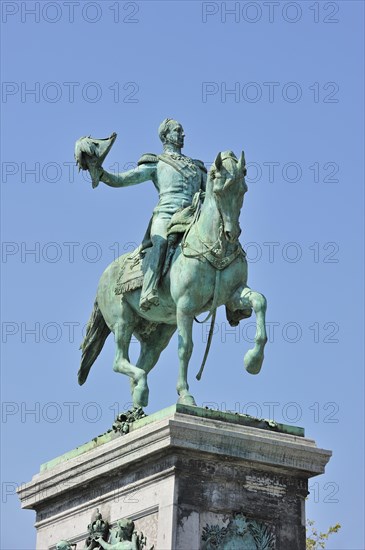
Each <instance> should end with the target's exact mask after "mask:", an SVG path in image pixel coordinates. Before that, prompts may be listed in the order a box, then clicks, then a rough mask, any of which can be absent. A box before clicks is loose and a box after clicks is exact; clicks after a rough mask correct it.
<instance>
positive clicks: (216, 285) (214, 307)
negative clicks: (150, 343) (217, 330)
mask: <svg viewBox="0 0 365 550" xmlns="http://www.w3.org/2000/svg"><path fill="white" fill-rule="evenodd" d="M200 193H201V192H199V197H198V201H199V199H200ZM216 202H217V208H218V212H219V216H220V219H221V223H220V229H219V237H218V239H217V240H216V241H215V242H214V243H213V245H211V246H209V245H207V243H205V242H204V241H203V239H202V238H201V237H200V235H199V231H198V228H197V227H196V226H195V230H196V234H197V237H198V239H199V241H200V242H201V243H202V244H203V245H204V246H205V247H206V248H207V249H208V250H205V251H203V252H198V251H196V252H197V254H187V253H186V252H185V248H186V246H188V244H187V243H186V239H187V236H188V234H189V233H190V230H191V229H192V227H193V226H194V225H195V222H197V221H198V218H199V216H200V211H201V206H200V202H198V204H197V209H196V211H195V213H194V217H193V219H192V221H191V223H190V225H189V227H188V229H187V230H186V232H185V234H184V237H183V240H182V241H181V249H182V251H183V254H184V256H185V257H186V258H195V259H198V258H204V257H205V255H206V254H209V253H211V252H213V250H215V249H216V246H217V243H218V244H220V245H221V244H222V233H223V216H222V214H221V211H220V209H219V204H218V201H216ZM193 250H194V249H193ZM220 275H221V271H220V270H219V269H216V270H215V281H214V293H213V300H212V305H211V308H210V310H209V313H208V316H207V317H206V318H205V319H204V320H203V321H199V319H197V318H196V317H194V321H195V322H196V323H199V324H203V323H206V322H207V321H208V319H210V317H211V318H212V320H211V322H210V328H209V335H208V340H207V345H206V348H205V352H204V357H203V360H202V364H201V366H200V369H199V372H198V374H197V375H196V379H197V380H200V379H201V377H202V374H203V370H204V367H205V363H206V361H207V358H208V354H209V350H210V346H211V343H212V339H213V331H214V324H215V318H216V314H217V307H218V290H219V283H220Z"/></svg>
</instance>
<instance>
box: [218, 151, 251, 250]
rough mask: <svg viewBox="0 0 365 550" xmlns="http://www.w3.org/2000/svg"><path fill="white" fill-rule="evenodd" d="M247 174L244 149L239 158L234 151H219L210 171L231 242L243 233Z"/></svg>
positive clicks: (224, 227)
mask: <svg viewBox="0 0 365 550" xmlns="http://www.w3.org/2000/svg"><path fill="white" fill-rule="evenodd" d="M245 175H246V163H245V155H244V153H243V151H242V154H241V158H240V159H239V160H238V159H237V157H236V156H235V154H234V153H233V152H232V151H224V152H221V153H218V155H217V158H216V159H215V161H214V164H213V166H212V167H211V169H210V171H209V180H210V184H211V186H212V191H213V195H214V198H215V201H216V203H217V208H218V211H219V213H220V215H221V218H222V223H223V232H224V236H225V238H226V239H227V240H228V241H229V242H234V241H235V240H237V239H238V237H239V236H240V233H241V228H240V224H239V215H240V211H241V208H242V203H243V197H244V194H245V193H246V191H247V185H246V183H245Z"/></svg>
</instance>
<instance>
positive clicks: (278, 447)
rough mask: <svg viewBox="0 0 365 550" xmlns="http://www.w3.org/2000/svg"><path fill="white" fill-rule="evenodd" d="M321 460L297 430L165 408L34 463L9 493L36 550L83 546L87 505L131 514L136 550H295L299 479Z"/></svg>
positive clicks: (300, 548)
mask: <svg viewBox="0 0 365 550" xmlns="http://www.w3.org/2000/svg"><path fill="white" fill-rule="evenodd" d="M330 456H331V452H330V451H326V450H323V449H318V448H317V447H316V445H315V442H314V441H313V440H311V439H307V438H305V437H304V431H303V429H302V428H296V427H292V426H285V425H282V424H276V423H274V422H269V421H265V420H257V419H253V418H252V417H248V416H245V415H237V414H233V413H222V412H218V411H211V410H207V409H202V408H199V407H190V406H183V405H174V406H172V407H169V408H168V409H164V410H162V411H159V412H158V413H155V414H153V415H150V416H148V417H146V418H143V419H141V420H138V421H136V422H135V423H134V424H133V425H132V427H131V430H130V433H128V434H126V435H124V436H121V435H118V434H115V433H114V432H109V433H107V434H105V435H103V436H100V437H98V438H95V440H93V441H92V442H90V443H87V444H85V445H83V446H81V447H78V448H77V449H75V450H73V451H71V452H69V453H66V454H65V455H63V456H61V457H58V458H56V459H54V460H52V461H50V462H48V463H46V464H44V465H42V467H41V470H40V473H39V474H36V475H35V476H34V477H33V479H32V481H31V482H30V483H28V484H26V485H24V486H22V487H21V488H19V490H18V493H19V497H20V500H21V503H22V507H23V508H28V509H33V510H35V511H36V513H37V518H36V528H37V550H46V549H47V550H49V549H54V548H55V546H56V543H57V542H58V541H59V540H61V539H66V540H68V541H70V542H71V543H77V550H80V549H82V548H84V541H85V539H86V538H87V536H88V533H87V527H88V524H90V520H91V517H92V515H93V513H95V510H96V508H98V509H99V510H100V512H101V513H102V516H103V519H104V520H106V521H108V522H109V524H111V525H112V526H114V525H115V524H116V522H117V520H119V519H121V518H130V519H132V520H133V521H134V522H135V528H136V530H137V531H142V532H143V534H144V535H145V536H146V537H147V544H146V546H144V548H145V549H146V550H149V549H150V548H151V547H152V546H153V545H154V549H155V550H175V549H176V550H198V549H202V550H204V549H205V550H209V549H230V550H234V549H245V548H247V549H250V550H254V549H255V548H265V549H266V548H267V549H276V550H305V504H304V503H305V498H306V496H307V487H308V478H310V477H312V476H315V475H318V474H321V473H323V472H324V468H325V465H326V464H327V462H328V460H329V458H330ZM265 544H266V546H265Z"/></svg>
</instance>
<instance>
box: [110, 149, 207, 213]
mask: <svg viewBox="0 0 365 550" xmlns="http://www.w3.org/2000/svg"><path fill="white" fill-rule="evenodd" d="M206 173H207V170H206V168H205V166H204V163H203V162H202V161H201V160H196V159H191V158H189V157H186V156H185V155H181V154H177V153H169V152H165V153H162V154H161V155H155V154H152V153H146V154H144V155H142V157H141V158H140V159H139V161H138V166H137V168H134V169H132V170H129V171H127V172H124V173H122V174H118V175H113V174H109V173H105V172H104V173H103V174H102V176H101V180H102V181H104V182H105V183H112V184H113V183H114V184H116V185H118V186H120V187H125V186H128V185H135V184H138V183H142V182H144V181H147V180H151V181H152V182H153V183H154V185H155V187H156V189H157V191H158V193H159V202H158V204H157V206H156V208H155V209H154V214H159V213H162V212H163V213H164V214H165V215H166V214H167V215H170V216H172V214H174V213H175V212H176V211H177V210H179V208H182V207H183V208H184V207H186V206H189V205H190V204H191V203H192V200H193V196H194V194H195V193H196V192H197V191H199V190H200V189H202V190H205V182H206Z"/></svg>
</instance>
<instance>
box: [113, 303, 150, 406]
mask: <svg viewBox="0 0 365 550" xmlns="http://www.w3.org/2000/svg"><path fill="white" fill-rule="evenodd" d="M134 326H135V316H134V313H133V311H132V309H131V308H130V307H129V305H128V304H127V303H125V302H122V316H121V319H120V321H118V323H116V324H115V326H114V335H115V343H116V351H115V359H114V366H113V369H114V371H115V372H120V373H122V374H126V375H127V376H130V378H131V380H132V381H133V384H134V390H133V396H132V397H133V405H134V406H135V407H146V406H147V405H148V386H147V374H146V373H145V371H144V370H143V369H141V368H138V367H136V366H134V365H132V364H131V363H130V361H129V353H128V350H129V344H130V341H131V338H132V334H133V330H134Z"/></svg>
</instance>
